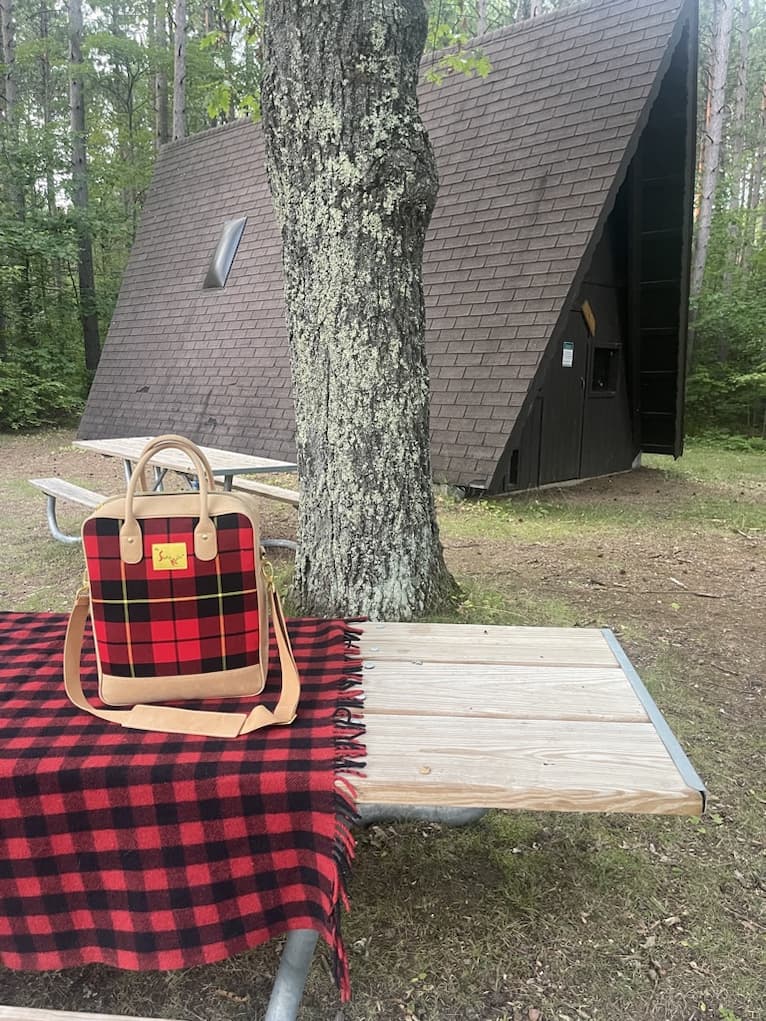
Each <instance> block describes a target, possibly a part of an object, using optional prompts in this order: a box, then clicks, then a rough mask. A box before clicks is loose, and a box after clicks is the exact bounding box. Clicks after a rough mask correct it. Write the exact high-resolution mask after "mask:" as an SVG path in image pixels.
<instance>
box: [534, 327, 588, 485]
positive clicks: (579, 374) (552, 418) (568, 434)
mask: <svg viewBox="0 0 766 1021" xmlns="http://www.w3.org/2000/svg"><path fill="white" fill-rule="evenodd" d="M553 357H554V361H553V364H552V365H551V366H550V368H549V370H548V373H547V376H546V380H545V399H544V401H543V421H542V430H541V437H540V485H541V486H544V485H545V484H546V483H547V482H563V481H564V480H565V479H576V478H579V475H580V456H581V450H582V429H583V412H584V408H585V382H586V378H587V371H588V331H587V328H586V326H585V320H584V319H583V317H582V315H581V313H580V311H579V310H577V311H572V312H570V313H569V319H568V321H567V328H566V331H565V332H564V334H563V336H562V337H561V339H560V340H559V342H558V345H557V349H556V351H555V352H554V356H553Z"/></svg>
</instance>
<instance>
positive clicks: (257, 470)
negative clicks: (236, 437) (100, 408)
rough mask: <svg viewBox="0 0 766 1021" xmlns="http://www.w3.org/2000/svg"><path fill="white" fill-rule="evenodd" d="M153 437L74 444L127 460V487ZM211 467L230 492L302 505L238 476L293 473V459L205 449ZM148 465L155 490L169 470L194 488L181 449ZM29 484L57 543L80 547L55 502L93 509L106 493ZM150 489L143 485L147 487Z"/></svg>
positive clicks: (287, 543) (289, 493)
mask: <svg viewBox="0 0 766 1021" xmlns="http://www.w3.org/2000/svg"><path fill="white" fill-rule="evenodd" d="M154 438H155V437H153V436H124V437H115V438H114V439H106V440H75V442H74V444H73V445H74V446H75V447H78V448H79V449H80V450H87V451H90V452H91V453H96V454H101V455H102V456H104V457H112V458H116V459H117V460H120V461H122V465H123V470H124V473H125V481H126V484H127V483H128V482H129V481H130V476H131V474H132V472H133V465H134V464H135V463H136V462H137V461H138V460H139V458H140V457H141V454H142V452H143V450H144V447H145V446H146V445H147V443H149V442H150V441H151V440H153V439H154ZM200 450H201V451H202V452H203V454H205V456H206V457H207V459H208V462H209V464H210V468H211V471H212V473H213V475H214V476H215V477H216V478H218V479H219V480H220V481H221V483H222V486H223V489H224V490H225V491H227V492H228V491H230V490H231V489H237V490H242V491H244V492H248V493H253V494H255V495H256V496H262V497H267V498H269V499H272V500H278V501H280V502H282V503H288V504H291V505H292V506H295V507H297V506H298V498H299V496H298V493H297V492H296V491H295V490H292V489H285V488H284V487H281V486H271V485H268V484H266V483H264V482H260V481H258V480H256V479H249V478H236V480H235V477H236V476H240V475H263V474H267V473H272V472H294V471H295V470H296V468H297V465H296V464H295V463H294V462H292V461H279V460H275V459H274V458H270V457H258V456H256V455H253V454H240V453H238V452H237V451H234V450H224V449H222V448H219V447H200ZM149 464H150V465H151V467H152V468H153V470H154V480H153V483H152V489H153V490H160V489H162V486H163V482H164V479H165V476H166V475H167V473H168V472H169V471H172V472H177V473H178V474H180V475H182V476H183V477H184V478H185V479H186V482H187V484H188V485H190V486H191V487H192V488H194V486H195V475H196V469H195V468H194V465H193V464H192V463H191V461H190V460H189V458H188V457H187V456H186V454H184V452H183V451H182V450H175V449H173V448H172V447H171V448H168V449H165V450H160V451H158V452H157V454H155V455H154V457H152V458H151V460H150V461H149ZM29 482H30V484H31V485H33V486H34V487H35V488H36V489H39V490H40V491H41V492H43V493H45V495H46V498H47V518H48V528H49V529H50V532H51V535H52V536H53V538H54V539H56V540H57V541H58V542H62V543H79V542H80V537H79V535H67V534H66V533H65V532H63V531H62V530H61V528H60V527H59V523H58V519H57V517H56V501H57V500H65V501H67V502H68V503H74V504H77V505H78V506H80V507H85V508H86V510H89V511H92V510H94V509H95V508H96V507H98V506H100V505H101V504H102V503H103V502H104V501H105V500H106V498H107V497H106V495H105V494H103V493H97V492H94V491H93V490H90V489H86V488H84V487H83V486H78V485H75V484H74V483H72V482H68V481H67V480H66V479H60V478H57V477H54V478H41V479H30V480H29ZM143 488H146V485H145V484H144V487H143ZM266 545H272V546H284V547H287V548H289V549H294V548H295V543H294V542H292V540H289V539H272V540H267V541H266Z"/></svg>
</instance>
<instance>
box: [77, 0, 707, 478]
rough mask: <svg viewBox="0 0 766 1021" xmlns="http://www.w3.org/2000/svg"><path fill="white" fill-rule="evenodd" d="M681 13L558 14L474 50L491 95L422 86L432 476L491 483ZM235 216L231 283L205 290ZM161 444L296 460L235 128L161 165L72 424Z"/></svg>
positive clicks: (271, 253) (630, 3)
mask: <svg viewBox="0 0 766 1021" xmlns="http://www.w3.org/2000/svg"><path fill="white" fill-rule="evenodd" d="M688 10H689V4H688V3H687V2H685V0H606V2H594V3H590V4H587V5H585V6H578V7H574V8H569V9H567V10H565V11H563V12H561V13H558V14H553V15H548V16H546V17H543V18H538V19H535V20H533V21H530V22H525V23H523V24H521V25H517V26H514V27H512V28H510V29H503V30H501V31H498V32H495V33H491V34H490V35H488V36H486V37H485V38H484V39H483V40H482V41H481V46H482V48H483V49H484V51H485V52H486V54H487V55H488V57H489V58H490V61H491V64H492V70H491V72H490V74H489V76H488V77H487V78H486V79H467V78H466V77H464V76H453V77H449V78H446V79H444V80H443V82H442V84H441V85H438V86H433V85H428V86H423V87H422V89H421V93H420V97H421V110H422V113H423V118H424V120H425V123H426V125H427V127H428V130H429V132H430V134H431V138H432V141H433V144H434V148H435V150H436V155H437V161H438V165H439V175H440V181H441V185H440V192H439V199H438V202H437V207H436V210H435V212H434V216H433V220H432V223H431V227H430V230H429V235H428V241H427V246H426V255H425V260H424V275H425V286H426V304H427V310H428V319H429V326H428V334H427V348H428V355H429V360H430V367H431V427H432V459H433V467H434V474H435V476H436V477H437V478H441V479H447V480H449V481H451V482H454V483H462V484H468V483H477V484H484V483H487V482H488V481H489V479H490V478H491V476H492V474H493V472H494V470H495V467H496V465H497V462H498V459H499V457H500V456H501V454H502V452H503V450H504V448H505V445H506V442H507V440H508V437H509V435H510V432H511V429H512V427H513V425H514V423H515V421H516V418H517V415H518V413H519V410H520V408H521V405H522V402H523V400H524V397H525V395H526V392H527V390H528V388H529V386H530V384H531V382H532V379H533V378H534V375H535V371H536V369H537V366H538V364H539V362H540V358H541V356H542V354H543V352H544V350H545V347H546V344H547V342H548V339H549V338H550V335H551V332H552V330H553V328H554V326H555V324H556V322H557V320H558V318H559V316H560V314H561V312H562V309H563V308H564V305H565V302H566V299H567V296H568V295H569V292H570V289H571V287H572V283H573V280H574V277H575V274H576V272H577V270H578V267H579V266H580V263H581V261H582V259H583V256H584V254H585V252H586V248H587V246H588V244H589V242H590V241H591V238H592V236H593V234H594V231H595V230H596V229H597V228H598V227H599V226H600V224H601V223H602V222H603V218H604V216H603V214H604V211H605V203H606V202H607V198H608V196H609V195H610V189H611V191H612V197H613V194H614V187H613V186H614V182H615V178H616V177H617V175H618V172H620V171H622V172H624V169H625V167H626V166H627V162H628V159H629V152H628V153H627V154H626V150H628V149H629V146H630V144H631V141H632V140H635V139H634V135H635V134H636V132H637V129H638V125H639V118H640V117H641V115H642V113H643V112H644V111H645V108H646V107H647V103H648V101H649V97H650V92H651V90H652V87H653V85H654V84H655V81H656V79H657V76H658V71H659V69H660V66H661V64H662V61H663V57H665V55H666V53H667V51H668V49H669V47H670V45H671V37H672V36H673V34H674V28H675V26H676V24H677V22H679V20H680V19H681V18H682V17H686V16H687V14H688ZM427 62H428V61H427V59H426V63H427ZM239 216H247V217H248V221H247V226H246V228H245V232H244V236H243V238H242V241H241V244H240V248H239V252H238V254H237V257H236V259H235V260H234V265H233V267H232V270H231V273H230V275H229V279H228V282H227V285H226V287H225V288H223V289H221V290H203V289H202V281H203V279H204V277H205V274H206V272H207V267H208V262H209V260H210V257H211V255H212V253H213V251H214V249H215V246H216V244H217V242H218V237H219V234H220V231H221V227H222V225H223V222H224V220H227V219H232V218H234V217H239ZM164 431H173V432H181V433H185V434H187V435H189V436H191V437H192V438H193V439H196V440H198V441H201V442H204V443H207V444H208V445H212V446H221V447H229V448H231V449H234V450H240V451H243V452H252V453H259V454H264V455H267V456H274V457H291V456H293V454H294V448H293V439H292V436H293V408H292V399H291V395H290V381H289V366H288V358H287V336H286V329H285V324H284V300H283V292H282V278H281V254H280V242H279V236H278V233H277V229H276V225H275V223H274V219H273V214H272V209H271V200H270V196H269V191H268V186H267V183H266V178H265V172H264V161H263V143H262V139H261V133H260V128H259V126H258V125H256V124H251V123H250V122H248V121H238V122H235V123H234V124H231V125H228V126H226V127H224V128H217V129H213V130H212V131H208V132H205V133H204V134H202V135H196V136H194V137H193V138H190V139H187V140H185V141H183V142H179V143H175V144H173V145H170V146H167V147H166V148H165V149H164V150H163V151H162V153H161V155H160V158H159V160H158V162H157V167H156V170H155V174H154V179H153V182H152V186H151V188H150V191H149V194H148V197H147V200H146V205H145V208H144V211H143V216H142V220H141V226H140V230H139V232H138V236H137V239H136V242H135V245H134V248H133V251H132V254H131V258H130V261H129V264H128V268H127V270H126V273H125V277H124V280H123V283H122V288H121V291H120V298H119V301H118V303H117V308H116V310H115V314H114V317H113V320H112V324H111V328H110V331H109V337H108V340H107V343H106V345H105V348H104V352H103V355H102V359H101V364H100V366H99V370H98V373H97V376H96V380H95V382H94V385H93V389H92V391H91V395H90V398H89V401H88V405H87V408H86V410H85V414H84V416H83V419H82V423H81V426H80V435H81V436H83V437H91V438H93V437H107V436H120V435H123V436H124V435H143V434H148V433H157V432H164Z"/></svg>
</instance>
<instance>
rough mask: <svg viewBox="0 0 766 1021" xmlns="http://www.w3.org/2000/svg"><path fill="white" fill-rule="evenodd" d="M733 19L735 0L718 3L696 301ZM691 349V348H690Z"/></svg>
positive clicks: (704, 255)
mask: <svg viewBox="0 0 766 1021" xmlns="http://www.w3.org/2000/svg"><path fill="white" fill-rule="evenodd" d="M733 18H734V0H718V5H717V12H716V20H715V28H714V33H713V52H712V62H711V73H710V97H709V98H710V117H709V120H708V125H707V131H706V134H705V136H704V137H703V145H702V167H703V169H702V185H701V188H700V200H699V214H698V217H697V238H696V245H695V250H694V263H693V266H692V274H691V294H692V297H693V298H696V297H697V295H698V294H699V292H700V288H701V286H702V279H703V277H704V274H705V262H706V260H707V249H708V242H709V241H710V225H711V223H712V219H713V207H714V204H715V195H716V188H717V186H718V172H719V169H720V163H721V139H722V137H723V122H724V111H725V108H726V73H727V71H728V67H729V47H730V44H731V29H732V22H733ZM690 347H691V345H690Z"/></svg>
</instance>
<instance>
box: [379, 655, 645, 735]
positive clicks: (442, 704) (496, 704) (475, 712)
mask: <svg viewBox="0 0 766 1021" xmlns="http://www.w3.org/2000/svg"><path fill="white" fill-rule="evenodd" d="M367 662H368V665H369V664H372V665H373V669H368V670H365V673H364V690H365V707H364V711H365V715H369V716H377V715H378V714H380V713H383V714H386V715H410V716H413V715H414V716H418V715H419V716H467V717H470V718H471V719H477V718H481V717H493V718H497V719H514V720H523V719H535V720H546V719H547V720H612V721H616V722H623V723H646V722H647V721H648V719H649V717H648V716H647V714H646V710H645V709H644V707H643V705H642V704H641V700H640V699H639V698H638V696H637V695H636V693H635V691H634V690H633V689H632V688H631V686H630V685H629V684H627V683H626V680H625V675H624V674H623V672H622V670H620V669H619V667H614V668H610V667H549V666H536V665H535V666H508V665H505V664H493V663H490V664H481V665H476V664H472V663H469V664H465V665H461V666H457V667H454V666H453V667H450V666H448V665H447V664H443V663H420V664H415V663H409V662H391V661H387V660H376V659H375V658H373V656H370V657H369V658H368V660H367Z"/></svg>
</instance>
